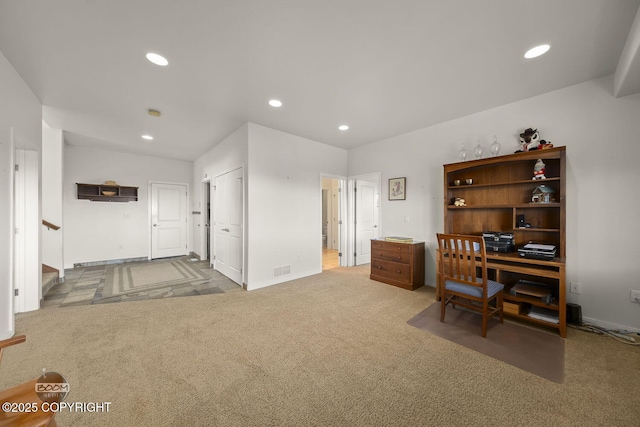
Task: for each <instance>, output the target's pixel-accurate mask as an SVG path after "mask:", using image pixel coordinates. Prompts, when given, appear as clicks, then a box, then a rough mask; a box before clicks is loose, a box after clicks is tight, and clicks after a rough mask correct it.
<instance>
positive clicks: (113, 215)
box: [63, 146, 193, 268]
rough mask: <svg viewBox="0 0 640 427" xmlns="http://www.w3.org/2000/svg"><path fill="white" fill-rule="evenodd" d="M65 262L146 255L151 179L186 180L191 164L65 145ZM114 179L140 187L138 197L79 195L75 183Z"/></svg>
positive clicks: (189, 177) (186, 182) (188, 181)
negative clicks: (111, 198) (118, 199)
mask: <svg viewBox="0 0 640 427" xmlns="http://www.w3.org/2000/svg"><path fill="white" fill-rule="evenodd" d="M64 165H65V170H64V205H63V209H64V228H63V232H64V264H65V268H72V267H73V265H74V264H76V263H84V262H94V261H107V260H116V259H127V258H140V257H148V256H149V254H150V248H149V235H150V224H149V194H148V193H149V191H148V185H149V182H150V181H157V182H167V183H185V184H189V183H190V182H191V180H192V176H193V163H191V162H186V161H182V160H171V159H163V158H159V157H149V156H140V155H134V154H126V153H117V152H114V151H105V150H97V149H92V148H86V147H77V146H66V147H65V149H64ZM108 180H113V181H116V182H117V183H118V184H120V185H125V186H131V187H139V188H138V201H137V202H128V203H115V202H114V203H109V202H92V201H89V200H78V199H77V197H76V195H77V192H76V183H85V184H101V183H104V182H105V181H108Z"/></svg>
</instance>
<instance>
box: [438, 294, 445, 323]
mask: <svg viewBox="0 0 640 427" xmlns="http://www.w3.org/2000/svg"><path fill="white" fill-rule="evenodd" d="M446 306H447V294H446V292H442V294H441V295H440V321H441V322H444V309H445V307H446Z"/></svg>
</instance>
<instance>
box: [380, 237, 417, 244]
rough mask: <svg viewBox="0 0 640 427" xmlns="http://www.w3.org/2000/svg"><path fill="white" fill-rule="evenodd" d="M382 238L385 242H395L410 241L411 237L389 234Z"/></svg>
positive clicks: (411, 240)
mask: <svg viewBox="0 0 640 427" xmlns="http://www.w3.org/2000/svg"><path fill="white" fill-rule="evenodd" d="M384 240H386V241H387V242H396V243H412V242H413V238H412V237H399V236H389V237H385V238H384Z"/></svg>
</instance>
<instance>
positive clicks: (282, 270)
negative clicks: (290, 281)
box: [273, 265, 291, 277]
mask: <svg viewBox="0 0 640 427" xmlns="http://www.w3.org/2000/svg"><path fill="white" fill-rule="evenodd" d="M287 274H291V266H290V265H283V266H281V267H275V268H274V269H273V277H280V276H284V275H287Z"/></svg>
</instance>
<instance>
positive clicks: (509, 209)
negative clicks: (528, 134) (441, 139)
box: [438, 147, 566, 337]
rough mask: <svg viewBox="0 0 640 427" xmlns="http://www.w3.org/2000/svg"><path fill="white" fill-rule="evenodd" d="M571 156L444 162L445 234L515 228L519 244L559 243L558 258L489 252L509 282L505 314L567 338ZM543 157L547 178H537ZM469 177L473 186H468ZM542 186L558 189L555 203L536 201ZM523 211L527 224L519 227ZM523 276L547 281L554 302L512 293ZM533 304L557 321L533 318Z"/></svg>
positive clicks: (539, 153)
mask: <svg viewBox="0 0 640 427" xmlns="http://www.w3.org/2000/svg"><path fill="white" fill-rule="evenodd" d="M565 157H566V151H565V147H557V148H550V149H544V150H535V151H529V152H523V153H515V154H509V155H504V156H497V157H491V158H486V159H479V160H471V161H466V162H459V163H451V164H447V165H444V232H445V233H455V234H473V235H480V234H482V233H483V232H486V231H497V232H509V233H513V235H514V239H515V245H516V247H521V246H523V245H525V244H526V243H528V242H530V241H534V242H541V243H551V244H554V245H556V248H557V253H556V258H554V259H553V260H537V259H528V258H522V257H520V256H519V255H518V253H517V252H514V253H495V252H488V253H487V258H488V267H489V269H490V271H491V275H492V276H493V277H492V278H493V279H494V280H496V281H498V282H500V283H503V284H504V285H505V294H504V300H505V303H506V304H505V315H508V316H512V317H516V318H518V319H522V320H526V321H528V322H533V323H536V324H539V325H543V326H547V327H551V328H555V329H557V330H558V332H559V333H560V336H562V337H566V283H565V257H566V244H565V181H566V176H565V162H566V160H565ZM538 159H542V161H543V162H544V163H545V176H546V179H542V180H533V179H532V178H533V170H534V165H535V163H536V161H537V160H538ZM467 179H471V180H473V181H472V184H466V180H467ZM456 183H457V184H458V185H455V184H456ZM540 185H545V186H547V188H550V189H552V190H553V191H554V192H553V193H552V196H551V197H552V200H551V201H549V202H547V203H543V202H532V201H531V200H532V194H533V193H534V191H535V190H536V188H538V186H540ZM455 198H463V199H464V200H465V202H466V206H455V205H454V204H453V201H454V200H455ZM521 215H524V218H525V219H524V223H525V225H526V226H525V227H520V226H518V221H517V219H518V217H519V216H521ZM521 280H524V281H530V282H535V283H542V284H545V285H547V286H548V288H549V289H550V291H551V296H552V301H551V302H550V303H547V302H545V301H544V300H543V299H541V298H538V297H531V296H526V295H522V294H518V295H515V294H513V293H511V292H510V290H511V288H512V287H513V285H515V284H516V283H517V282H518V281H521ZM438 286H440V280H439V274H438ZM438 296H439V292H438ZM507 306H509V308H510V310H507V309H506V308H507ZM532 308H534V310H535V309H544V310H545V311H546V312H547V313H551V316H552V319H551V320H540V319H538V318H533V317H531V316H530V315H529V313H530V311H531V309H532ZM556 313H557V323H556V320H555V319H554V317H555V316H556Z"/></svg>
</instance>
